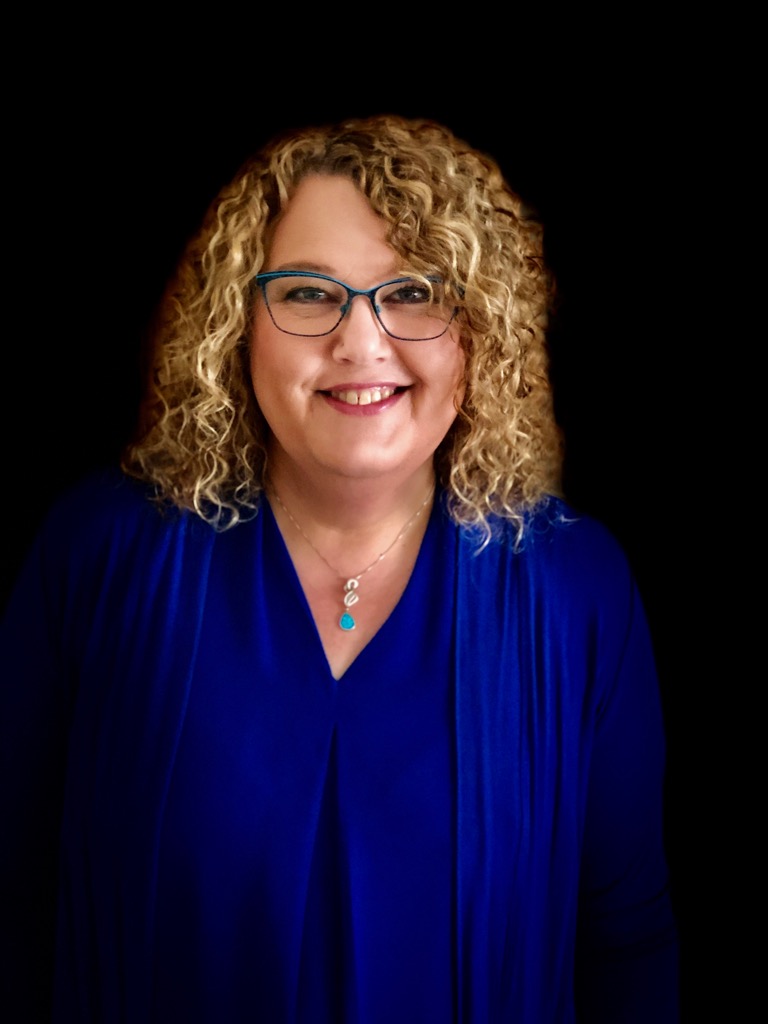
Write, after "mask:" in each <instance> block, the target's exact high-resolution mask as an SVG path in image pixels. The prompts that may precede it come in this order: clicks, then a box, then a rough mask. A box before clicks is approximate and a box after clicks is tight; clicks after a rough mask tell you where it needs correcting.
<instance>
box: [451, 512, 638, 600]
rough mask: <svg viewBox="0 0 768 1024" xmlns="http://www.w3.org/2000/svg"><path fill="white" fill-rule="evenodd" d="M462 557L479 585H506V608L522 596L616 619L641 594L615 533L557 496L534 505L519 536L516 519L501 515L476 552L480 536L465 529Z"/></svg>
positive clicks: (461, 546) (497, 589) (467, 571)
mask: <svg viewBox="0 0 768 1024" xmlns="http://www.w3.org/2000/svg"><path fill="white" fill-rule="evenodd" d="M459 557H460V562H461V564H462V566H463V567H464V570H465V572H466V574H467V576H468V578H470V579H472V580H474V581H475V583H476V585H478V586H479V585H482V586H483V587H488V586H489V584H490V583H491V582H493V586H494V589H495V590H496V592H497V593H499V592H500V589H501V591H502V592H503V594H504V596H505V599H504V601H503V602H502V603H503V604H504V605H505V606H506V607H507V609H508V610H509V607H510V605H511V604H512V603H513V602H514V603H517V604H519V603H520V602H522V603H523V604H524V605H525V606H530V605H531V604H532V603H535V604H537V605H539V606H541V607H542V608H543V607H547V608H549V609H550V611H551V613H552V614H553V615H564V616H565V615H567V616H568V617H569V618H570V617H572V616H574V615H575V616H578V617H581V618H582V619H583V617H587V618H591V617H592V616H593V615H594V614H598V615H599V616H601V617H605V616H607V617H608V618H612V617H613V616H615V615H618V616H619V617H625V616H626V615H628V614H630V615H631V614H632V608H633V606H634V604H635V603H636V601H637V593H636V585H635V580H634V575H633V572H632V569H631V567H630V564H629V560H628V558H627V556H626V553H625V551H624V549H623V547H622V546H621V544H620V543H619V541H618V540H617V538H616V537H615V536H614V534H613V533H612V532H611V531H610V530H609V529H608V528H607V527H606V526H605V525H604V524H603V523H602V522H600V521H599V520H598V519H596V518H594V517H592V516H590V515H585V514H584V513H582V512H580V511H578V510H577V509H575V508H574V507H573V506H572V505H570V504H569V503H568V502H566V501H564V500H562V499H560V498H555V497H549V498H547V499H546V500H545V501H544V502H542V503H541V504H540V505H539V506H537V508H536V509H535V510H534V511H532V512H531V513H530V514H529V515H528V517H527V519H526V522H525V528H524V530H523V534H522V537H521V538H519V539H518V536H517V531H516V529H515V526H514V524H512V523H511V522H509V521H506V522H505V521H502V520H500V519H497V520H495V521H494V523H493V537H492V540H491V541H490V543H489V544H488V545H487V546H486V547H485V548H484V549H483V550H482V551H478V543H477V536H476V535H474V536H473V535H472V533H471V532H468V531H462V539H461V541H460V556H459ZM513 592H514V597H513Z"/></svg>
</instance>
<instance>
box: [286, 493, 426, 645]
mask: <svg viewBox="0 0 768 1024" xmlns="http://www.w3.org/2000/svg"><path fill="white" fill-rule="evenodd" d="M271 493H272V494H274V496H275V500H276V501H277V503H278V505H279V506H280V508H281V509H282V510H283V512H285V514H286V515H287V516H288V518H289V519H290V521H291V522H292V523H293V525H294V526H295V527H296V529H297V530H298V531H299V533H300V534H301V536H302V537H303V538H304V540H305V541H306V542H307V544H309V546H310V547H311V548H312V550H313V551H314V552H315V554H316V555H317V556H318V558H321V559H322V560H323V561H324V562H325V564H326V565H327V566H328V568H329V569H331V570H332V571H333V572H335V573H336V575H337V576H339V577H340V578H341V579H342V580H344V578H345V577H344V573H343V572H341V571H340V570H339V569H337V568H336V566H335V565H331V563H330V562H329V561H328V559H327V558H326V557H325V555H324V554H323V553H322V552H321V551H318V550H317V548H316V547H315V545H314V544H313V543H312V541H311V540H310V539H309V537H308V536H307V535H306V533H305V532H304V530H303V529H302V528H301V526H299V524H298V523H297V522H296V520H295V519H294V518H293V516H292V515H291V513H290V512H289V511H288V509H287V508H286V507H285V505H284V504H283V502H282V501H281V500H280V495H279V494H278V493H277V491H276V490H274V488H272V490H271ZM434 493H435V489H434V487H431V488H430V490H429V494H427V496H426V498H425V499H424V501H422V503H421V504H420V505H419V507H418V508H417V509H416V511H415V512H414V513H413V515H412V516H411V518H410V519H409V520H408V522H407V523H406V524H405V526H404V527H403V528H402V530H401V531H400V533H398V535H397V536H396V537H395V539H394V540H393V541H392V543H391V544H390V545H389V547H387V548H384V550H383V551H382V552H381V554H380V555H379V556H378V558H376V559H374V561H373V562H371V564H370V565H368V566H366V567H365V569H363V570H362V572H359V573H357V575H356V576H350V577H349V578H348V579H346V580H345V582H344V598H343V600H344V611H343V612H342V613H341V618H340V619H339V626H341V628H342V629H343V630H345V631H346V632H349V631H350V630H351V629H354V628H355V626H356V625H357V623H356V622H355V619H354V616H353V615H352V612H351V611H350V609H351V608H352V607H353V606H354V605H356V604H357V602H358V601H359V600H360V597H359V595H358V593H357V589H358V587H359V586H360V580H361V579H362V578H363V576H365V575H366V573H369V572H370V571H371V569H375V568H376V566H377V565H378V564H379V562H380V561H381V560H382V559H383V558H385V557H386V556H387V555H388V554H389V552H390V551H391V550H392V548H393V547H394V546H395V544H397V542H398V541H399V540H400V539H401V538H402V537H403V536H404V535H405V533H406V532H407V530H408V529H409V528H410V527H411V526H412V524H413V523H415V522H416V520H417V519H418V518H419V516H420V515H421V513H422V512H423V511H424V509H425V508H426V507H427V504H428V502H429V500H430V498H431V497H432V495H433V494H434Z"/></svg>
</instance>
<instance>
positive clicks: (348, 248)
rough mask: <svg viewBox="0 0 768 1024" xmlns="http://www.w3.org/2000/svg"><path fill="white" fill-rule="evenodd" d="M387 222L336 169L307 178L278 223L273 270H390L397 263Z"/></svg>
mask: <svg viewBox="0 0 768 1024" xmlns="http://www.w3.org/2000/svg"><path fill="white" fill-rule="evenodd" d="M387 230H388V225H387V222H386V221H385V220H384V219H383V218H382V217H380V216H379V215H378V214H377V213H376V212H375V211H374V210H373V207H372V206H371V204H370V203H369V202H368V200H367V199H366V197H365V196H364V195H363V194H362V193H361V192H360V191H359V190H358V189H357V188H356V186H355V185H354V184H353V182H352V181H350V180H349V179H348V178H343V177H339V176H335V175H320V174H314V175H311V176H310V177H307V178H304V179H303V180H302V181H301V182H300V183H299V185H298V187H297V188H296V191H295V192H294V194H293V195H292V196H291V198H290V199H289V201H288V202H287V204H286V206H285V209H284V210H283V212H282V214H281V215H280V217H279V218H278V220H277V221H276V223H275V228H274V231H273V233H272V238H271V242H270V245H269V253H268V263H269V269H270V270H282V269H297V270H301V269H305V268H306V269H312V268H316V269H320V268H324V269H325V270H326V271H327V272H329V273H333V274H335V275H338V276H345V279H347V280H349V283H350V284H355V283H356V282H355V281H353V280H352V276H356V277H359V276H364V277H365V276H370V275H374V276H376V275H378V274H382V273H388V272H389V271H391V270H393V269H394V268H395V267H396V266H397V264H398V262H399V261H398V258H397V254H396V253H395V251H394V249H392V247H391V246H390V245H389V243H388V242H387Z"/></svg>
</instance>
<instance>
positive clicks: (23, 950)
mask: <svg viewBox="0 0 768 1024" xmlns="http://www.w3.org/2000/svg"><path fill="white" fill-rule="evenodd" d="M45 547H46V544H45V541H44V540H43V537H42V536H40V537H39V538H38V539H37V540H36V542H35V543H34V544H33V546H32V548H31V551H30V553H29V555H28V557H27V559H26V562H25V564H24V566H23V567H22V570H21V572H20V575H19V578H18V580H17V581H16V584H15V587H14V588H13V590H12V592H11V594H10V597H9V600H8V603H7V606H6V609H5V611H4V613H3V616H2V619H1V620H0V664H2V666H3V673H2V679H1V680H0V822H2V832H3V835H2V842H0V879H1V881H0V886H1V887H2V894H1V896H0V901H1V902H0V906H1V908H2V911H1V913H0V921H1V924H0V934H1V935H2V946H1V948H0V965H1V967H0V970H2V974H3V979H2V989H1V990H0V991H1V993H2V994H1V996H0V998H1V999H2V1008H0V1016H3V1011H5V1012H8V1011H12V1013H11V1016H8V1017H7V1018H5V1019H11V1017H13V1019H19V1018H18V1017H17V1016H16V1014H19V1013H23V1019H24V1020H46V1019H49V1016H50V1000H51V993H52V981H53V959H54V938H55V926H56V890H57V865H58V837H59V827H60V821H61V811H62V802H63V793H64V776H65V761H66V738H67V732H68V719H69V706H70V703H71V702H70V698H69V688H68V684H67V678H66V673H65V672H64V671H63V664H62V661H63V659H62V656H61V651H60V650H59V649H58V647H57V642H56V640H55V636H56V632H57V631H56V629H55V627H54V619H55V618H56V611H55V600H54V594H53V592H52V589H51V588H50V587H48V586H47V584H46V580H45V575H46V574H45V571H44V565H45V562H46V559H45Z"/></svg>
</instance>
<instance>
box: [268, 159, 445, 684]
mask: <svg viewBox="0 0 768 1024" xmlns="http://www.w3.org/2000/svg"><path fill="white" fill-rule="evenodd" d="M264 269H265V270H313V271H317V272H321V273H325V274H328V275H330V276H332V277H335V278H338V279H339V280H341V281H345V282H347V283H348V284H349V285H351V286H352V287H355V288H360V289H364V288H371V287H373V286H375V285H378V284H381V283H382V282H384V281H387V280H390V279H392V278H394V277H397V276H399V274H400V273H401V272H403V271H404V270H407V268H406V267H404V266H403V265H402V261H401V260H400V258H399V257H398V255H397V254H396V253H395V251H394V250H393V249H392V248H391V247H390V246H389V245H388V244H387V241H386V223H385V222H384V221H383V220H382V219H381V218H380V217H379V216H378V215H377V214H376V213H375V212H374V210H373V209H372V207H371V206H370V204H369V202H368V200H367V199H366V198H365V197H364V196H363V195H362V194H361V193H360V192H358V190H357V189H356V188H355V186H354V185H353V183H352V182H351V181H349V180H348V179H346V178H341V177H335V176H328V175H313V176H311V177H308V178H306V179H304V181H302V182H301V184H300V185H299V186H298V188H297V190H296V192H295V193H294V195H293V197H292V198H291V200H290V202H289V203H288V204H287V206H286V209H285V210H284V212H283V214H282V215H281V217H280V219H279V221H278V222H277V225H276V227H275V230H274V233H273V236H272V241H271V246H270V249H269V253H268V259H267V263H266V265H265V267H264ZM250 365H251V377H252V382H253V388H254V392H255V395H256V398H257V400H258V402H259V406H260V408H261V410H262V412H263V414H264V417H265V418H266V420H267V423H268V424H269V427H270V430H271V440H270V443H269V446H268V450H269V459H268V467H269V481H270V483H271V486H272V487H273V488H274V489H275V490H276V491H277V493H278V494H279V495H280V498H281V499H282V501H283V502H284V503H285V505H286V506H287V507H288V508H289V509H290V510H291V513H292V515H293V516H294V518H295V519H296V520H297V521H298V522H299V523H300V524H301V526H302V529H303V530H304V532H305V533H306V534H307V535H308V536H309V538H311V540H312V544H314V545H315V548H316V549H317V550H316V551H315V550H313V549H312V548H311V546H310V545H309V544H307V542H306V540H305V539H304V538H303V537H302V536H301V534H300V533H299V532H298V531H297V530H296V529H295V526H294V525H293V524H292V523H291V522H290V520H288V519H287V517H286V516H285V515H284V513H283V512H282V510H281V509H280V508H279V506H277V504H276V502H272V506H273V510H274V511H275V515H276V518H277V521H278V525H279V526H280V528H281V530H282V532H283V536H284V538H285V540H286V544H287V546H288V548H289V552H290V554H291V557H292V559H293V561H294V565H295V566H296V570H297V573H298V575H299V578H300V580H301V583H302V586H303V587H304V591H305V594H306V596H307V599H308V601H309V604H310V608H311V610H312V613H313V616H314V618H315V622H316V624H317V627H318V631H319V633H320V635H321V639H322V641H323V646H324V648H325V651H326V655H327V657H328V661H329V663H330V665H331V668H332V670H333V672H334V675H336V676H337V677H338V675H340V674H341V672H343V670H344V668H345V667H346V666H347V665H348V664H349V663H350V661H351V660H352V658H353V657H354V655H355V654H356V653H357V651H358V650H359V649H361V647H362V646H364V645H365V643H366V642H367V640H368V639H370V637H371V636H372V635H373V633H375V632H376V630H377V629H378V628H379V626H380V625H381V624H382V623H383V621H384V620H385V619H386V618H387V616H388V615H389V614H390V612H391V610H392V608H393V607H394V605H395V604H396V603H397V600H398V599H399V597H400V595H401V594H402V591H403V589H404V587H405V585H406V583H407V580H408V577H409V576H410V572H411V570H412V568H413V563H414V562H415V559H416V556H417V554H418V547H419V545H420V543H421V538H422V536H423V531H424V528H425V527H426V522H427V520H428V511H429V510H428V509H427V510H426V511H425V513H424V514H423V515H421V516H420V517H419V519H418V520H417V521H416V523H415V524H414V525H413V527H412V528H409V530H408V533H407V534H406V535H405V537H404V538H403V540H401V541H399V542H398V543H397V545H395V547H394V548H393V549H392V551H391V552H390V553H388V554H387V557H386V559H385V560H384V561H382V562H381V563H380V564H379V565H377V567H376V569H375V570H374V571H372V572H371V573H370V574H367V575H366V576H365V583H364V587H363V584H362V583H361V591H360V593H361V602H362V601H363V597H364V599H365V616H363V615H361V616H360V619H361V622H360V628H359V629H356V630H355V631H354V632H353V633H349V634H347V633H344V632H343V631H341V630H340V629H339V628H338V624H337V623H338V614H339V612H338V609H339V603H340V599H339V593H340V588H339V586H338V584H339V576H340V575H347V576H352V575H355V574H357V573H359V572H360V571H361V570H362V569H363V568H365V567H366V566H367V565H369V564H370V563H371V562H373V561H374V560H375V559H376V557H377V555H378V554H379V553H380V552H382V551H384V550H385V549H386V548H387V547H388V546H389V545H390V544H391V543H392V541H393V540H394V538H395V537H396V536H397V534H398V532H399V531H400V529H401V528H402V527H403V525H404V524H405V523H406V522H407V521H408V519H409V518H410V517H411V516H412V515H413V513H414V512H415V511H416V509H417V508H418V507H419V506H420V505H421V503H422V502H423V500H424V498H425V496H426V495H427V494H428V493H429V490H430V488H431V487H432V486H433V484H434V469H433V456H434V453H435V450H436V449H437V447H438V445H439V444H440V442H441V441H442V439H443V438H444V437H445V435H446V433H447V432H448V430H449V428H450V426H451V424H452V423H453V421H454V419H455V417H456V404H457V402H458V400H459V399H460V397H461V394H462V389H463V378H464V365H465V357H464V353H463V350H462V348H461V345H460V343H459V337H458V329H457V327H456V326H452V327H451V328H449V330H448V331H447V332H446V333H445V334H444V335H443V336H442V337H440V338H434V339H431V340H429V341H421V342H413V341H411V342H407V341H398V340H396V339H394V338H391V337H389V335H387V333H386V332H385V331H384V330H383V328H382V327H381V326H380V324H379V322H378V321H377V320H376V317H375V316H374V314H373V310H372V309H371V306H370V303H369V302H368V301H367V300H366V299H364V298H361V297H358V298H356V299H355V300H354V301H353V303H352V307H351V309H350V311H349V313H348V314H347V316H346V317H345V318H344V320H343V321H342V323H341V324H340V325H339V327H338V328H337V329H336V330H335V331H334V332H333V333H332V334H329V335H327V336H325V337H320V338H304V337H295V336H292V335H289V334H285V333H284V332H282V331H280V330H279V329H278V328H277V327H275V325H274V324H273V322H272V320H271V318H270V316H269V312H268V310H267V309H266V306H265V305H264V303H263V300H262V299H261V298H258V299H257V301H256V308H255V311H254V327H253V332H252V336H251V346H250ZM317 551H319V552H321V553H322V555H323V556H324V558H325V559H327V562H330V564H331V565H333V566H334V567H335V568H338V570H339V573H335V572H333V571H332V570H331V569H329V567H328V565H327V563H326V562H324V561H323V559H322V558H321V557H319V556H318V554H317ZM362 607H363V606H362V604H361V608H362ZM363 619H364V621H363Z"/></svg>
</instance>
